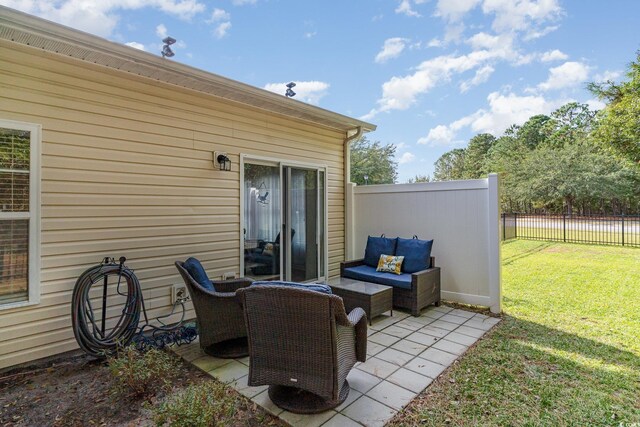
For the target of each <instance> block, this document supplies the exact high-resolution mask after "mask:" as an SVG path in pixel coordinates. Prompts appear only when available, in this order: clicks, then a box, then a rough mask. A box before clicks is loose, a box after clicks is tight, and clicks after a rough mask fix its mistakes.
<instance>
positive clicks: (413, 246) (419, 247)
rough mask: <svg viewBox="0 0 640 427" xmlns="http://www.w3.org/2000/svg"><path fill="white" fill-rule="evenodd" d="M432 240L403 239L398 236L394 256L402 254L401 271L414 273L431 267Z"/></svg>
mask: <svg viewBox="0 0 640 427" xmlns="http://www.w3.org/2000/svg"><path fill="white" fill-rule="evenodd" d="M432 247H433V240H420V239H403V238H401V237H398V245H397V246H396V256H403V257H404V261H403V262H402V271H403V272H404V273H415V272H417V271H422V270H426V269H427V268H429V267H431V260H430V258H431V248H432Z"/></svg>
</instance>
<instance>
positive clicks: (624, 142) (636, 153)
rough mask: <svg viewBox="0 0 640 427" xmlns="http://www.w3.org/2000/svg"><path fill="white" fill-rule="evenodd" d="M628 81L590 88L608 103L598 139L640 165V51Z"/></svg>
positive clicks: (602, 113) (596, 134)
mask: <svg viewBox="0 0 640 427" xmlns="http://www.w3.org/2000/svg"><path fill="white" fill-rule="evenodd" d="M627 78H628V80H627V81H624V82H622V83H620V84H616V83H614V82H612V81H607V82H605V83H591V84H589V86H588V88H589V90H591V92H592V93H594V94H595V95H596V96H597V97H598V98H600V99H601V100H605V101H607V102H608V104H607V106H606V107H605V108H604V109H603V110H601V111H600V112H599V113H598V120H597V124H596V129H595V131H594V134H593V136H594V138H595V139H596V140H597V141H599V142H600V143H601V144H603V145H604V146H606V147H610V148H612V149H613V150H614V152H616V153H617V154H619V155H620V156H622V157H625V158H627V159H629V160H631V161H632V162H634V163H635V164H638V165H640V51H638V52H637V53H636V60H635V62H632V63H631V64H630V65H629V69H628V72H627Z"/></svg>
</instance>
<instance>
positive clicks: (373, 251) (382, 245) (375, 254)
mask: <svg viewBox="0 0 640 427" xmlns="http://www.w3.org/2000/svg"><path fill="white" fill-rule="evenodd" d="M382 254H384V255H396V239H390V238H388V237H371V236H369V237H368V238H367V247H366V248H365V250H364V263H365V264H366V265H368V266H369V267H377V266H378V261H379V260H380V255H382Z"/></svg>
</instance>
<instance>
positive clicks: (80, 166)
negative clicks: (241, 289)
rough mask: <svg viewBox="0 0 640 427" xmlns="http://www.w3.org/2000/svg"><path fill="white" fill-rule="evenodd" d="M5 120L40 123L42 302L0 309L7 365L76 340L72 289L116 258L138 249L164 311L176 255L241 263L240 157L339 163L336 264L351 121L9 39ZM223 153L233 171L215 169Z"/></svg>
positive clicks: (155, 309) (333, 218)
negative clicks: (267, 107) (287, 109)
mask: <svg viewBox="0 0 640 427" xmlns="http://www.w3.org/2000/svg"><path fill="white" fill-rule="evenodd" d="M0 118H2V119H7V120H18V121H23V122H30V123H36V124H41V125H42V171H41V185H42V205H41V217H42V233H41V251H42V252H41V262H42V268H41V302H40V303H39V304H37V305H34V306H29V307H22V308H15V309H9V310H1V311H0V369H1V368H4V367H7V366H12V365H15V364H18V363H22V362H26V361H30V360H34V359H38V358H42V357H45V356H50V355H53V354H56V353H60V352H63V351H67V350H72V349H75V348H77V345H76V342H75V339H74V338H73V333H72V330H71V320H70V309H71V308H70V301H71V293H72V290H73V286H74V284H75V280H76V279H77V277H78V276H79V275H80V273H82V272H83V271H84V270H85V269H86V268H88V267H90V266H92V265H94V264H96V263H98V262H99V261H100V260H101V259H102V258H103V257H104V256H113V257H116V258H117V257H119V256H126V257H127V259H128V261H127V264H128V265H129V266H130V267H131V268H133V269H135V272H136V275H137V276H138V278H139V279H140V282H141V284H142V288H143V294H144V297H145V302H146V305H147V309H149V314H150V316H152V317H155V316H158V315H160V314H164V313H166V312H167V310H168V308H169V307H170V285H172V284H173V283H180V282H181V279H180V277H179V275H178V274H177V271H176V269H175V267H174V265H173V262H174V261H175V260H178V259H182V260H184V259H185V258H186V257H188V256H190V255H195V256H197V257H199V258H200V259H201V260H202V261H203V264H204V265H205V268H206V269H207V271H208V273H209V274H210V275H211V276H212V277H219V276H221V275H222V273H223V272H227V271H235V272H237V273H238V272H239V269H240V266H239V264H240V242H239V239H240V224H239V222H240V182H239V179H240V174H239V164H240V154H253V155H259V156H267V157H272V158H278V159H282V160H293V161H298V162H306V163H314V164H322V165H327V166H328V174H327V176H328V198H329V207H328V215H329V242H328V247H329V269H330V275H336V274H338V271H339V262H340V261H341V260H342V259H344V195H343V192H344V181H343V170H344V169H343V151H342V150H343V145H342V144H343V138H344V133H343V132H340V131H338V130H333V129H329V128H323V127H319V126H316V125H312V124H309V123H306V122H301V121H295V120H292V119H290V118H286V117H283V116H278V115H275V114H270V113H268V112H265V111H262V110H258V109H254V108H250V107H247V106H243V105H241V104H232V103H230V102H226V101H221V100H219V99H216V98H214V97H212V96H208V95H204V94H200V93H197V92H194V91H190V90H187V89H182V88H179V87H176V86H171V85H168V84H164V83H158V82H155V81H153V80H150V79H145V78H139V77H136V76H132V75H129V74H126V73H122V72H119V71H116V70H111V69H108V68H105V67H101V66H95V65H91V64H88V63H86V62H82V61H78V60H74V59H71V58H66V57H63V56H59V55H53V54H49V53H46V52H42V51H39V50H37V49H32V48H29V47H25V46H21V45H18V44H13V43H10V42H5V41H0ZM214 150H216V151H226V152H227V153H228V154H229V157H230V159H231V161H232V162H233V166H232V171H231V172H221V171H218V170H215V169H214V167H213V165H212V162H211V158H212V155H211V152H212V151H214ZM117 314H118V313H117V312H116V311H113V310H112V311H110V312H109V315H110V316H115V315H117ZM193 315H194V314H193V311H191V310H190V311H189V317H193Z"/></svg>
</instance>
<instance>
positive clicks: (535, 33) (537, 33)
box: [524, 25, 560, 41]
mask: <svg viewBox="0 0 640 427" xmlns="http://www.w3.org/2000/svg"><path fill="white" fill-rule="evenodd" d="M558 28H560V26H559V25H549V26H547V27H544V28H541V29H539V30H536V29H532V30H529V32H528V33H527V34H525V35H524V40H525V41H529V40H535V39H539V38H540V37H544V36H546V35H547V34H549V33H552V32H554V31H555V30H557V29H558Z"/></svg>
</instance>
